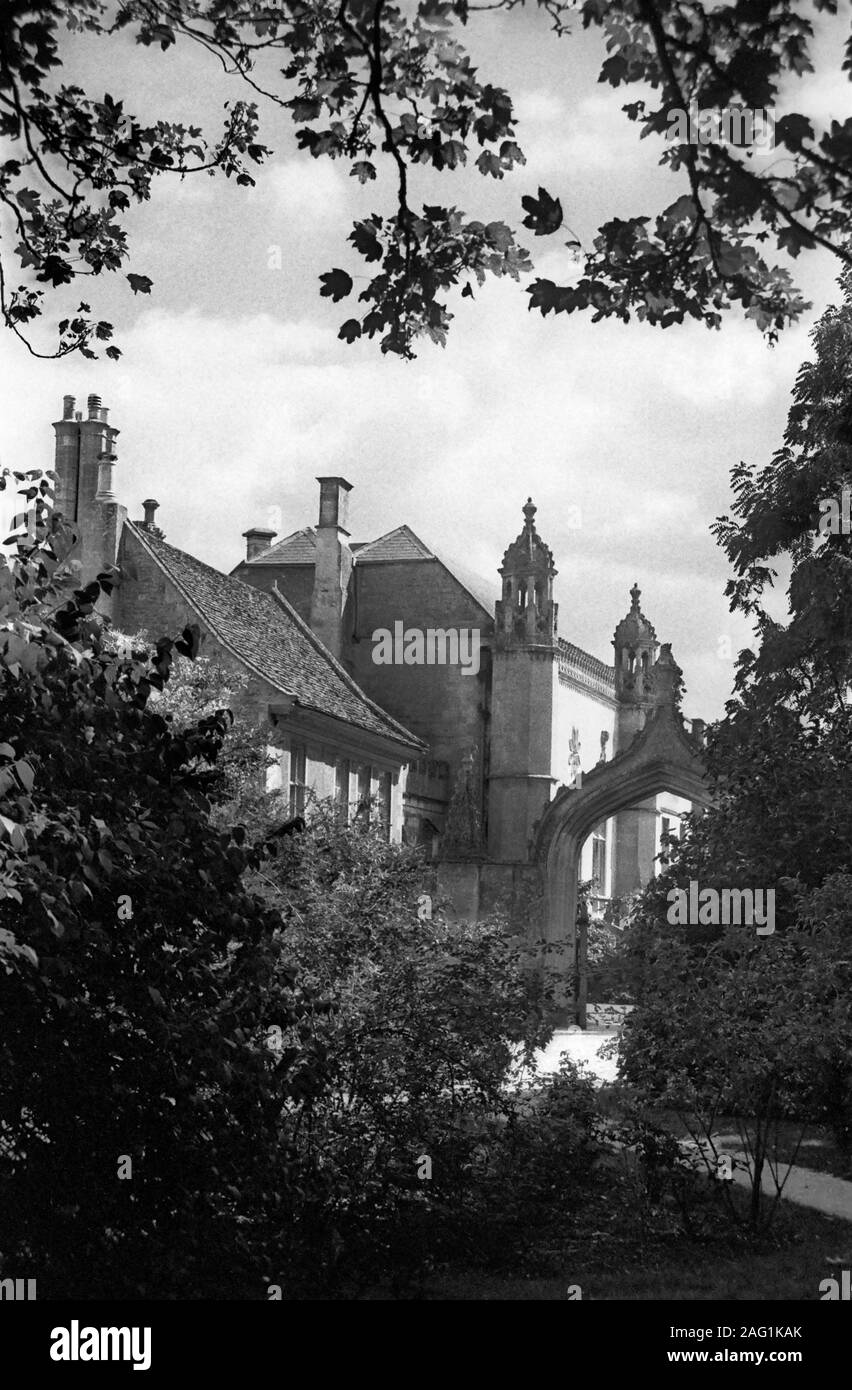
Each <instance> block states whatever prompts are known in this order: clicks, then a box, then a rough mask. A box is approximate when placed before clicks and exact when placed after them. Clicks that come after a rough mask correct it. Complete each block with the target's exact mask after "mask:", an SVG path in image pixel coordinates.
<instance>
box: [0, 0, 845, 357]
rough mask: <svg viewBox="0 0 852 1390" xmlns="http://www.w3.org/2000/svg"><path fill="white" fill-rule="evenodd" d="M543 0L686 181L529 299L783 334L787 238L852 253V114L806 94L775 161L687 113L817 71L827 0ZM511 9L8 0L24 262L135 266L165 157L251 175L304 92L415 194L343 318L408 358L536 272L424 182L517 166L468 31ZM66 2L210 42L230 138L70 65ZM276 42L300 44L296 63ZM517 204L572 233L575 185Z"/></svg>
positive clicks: (76, 321) (70, 324)
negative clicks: (84, 81)
mask: <svg viewBox="0 0 852 1390" xmlns="http://www.w3.org/2000/svg"><path fill="white" fill-rule="evenodd" d="M538 4H539V7H540V8H541V9H543V10H544V11H545V13H546V14H547V15H549V16H550V18H551V20H552V25H553V31H554V39H553V41H554V42H556V41H564V40H565V38H566V36H567V35H568V33H569V30H570V25H571V21H572V19H574V20H575V22H577V23H579V24H580V25H582V27H583V28H584V29H592V30H598V31H600V36H601V38H602V40H603V43H604V44H605V47H606V53H607V56H606V58H605V59H604V61H603V63H602V65H601V68H600V81H602V82H605V83H608V84H609V85H611V86H613V87H615V88H618V89H622V88H634V89H639V91H640V92H641V95H640V96H639V97H638V98H637V99H635V100H632V101H629V102H627V103H626V104H625V106H624V108H623V109H624V111H625V114H626V117H627V118H628V119H629V120H631V121H632V122H634V123H635V124H636V125H637V127H638V128H639V135H640V137H641V138H645V137H652V138H661V137H663V136H664V135H666V133H667V132H668V133H670V134H672V135H673V137H674V138H672V139H669V140H667V141H666V144H665V146H664V148H663V150H662V153H661V157H660V163H661V164H662V165H664V166H665V167H667V168H668V169H670V170H671V171H672V173H673V174H675V175H677V176H678V178H679V184H680V187H679V191H678V194H677V196H676V197H675V198H674V199H673V201H672V202H671V203H670V204H669V205H668V206H667V207H666V208H664V209H663V210H662V211H661V212H659V213H658V214H657V215H652V214H649V213H647V212H645V211H644V210H642V211H640V212H639V213H638V214H636V215H631V216H627V217H616V218H613V219H611V220H610V221H608V222H606V223H604V224H603V225H602V226H601V227H600V228H599V229H598V231H597V234H596V235H595V236H594V237H593V239H592V241H591V244H590V245H588V246H583V245H581V244H580V241H579V240H578V238H577V237H576V235H575V234H574V233H570V237H569V241H568V243H567V244H568V246H569V247H570V248H572V249H573V250H574V251H575V252H576V254H577V256H578V260H579V262H580V269H579V274H578V276H577V277H576V280H575V282H574V283H571V284H565V285H557V284H556V283H554V282H553V281H551V280H547V279H541V278H539V279H536V280H535V281H534V282H533V283H532V285H530V286H529V287H528V288H527V293H528V294H529V296H530V300H529V307H530V308H531V309H536V310H538V311H539V312H540V313H542V314H544V315H547V314H549V313H571V312H574V311H591V313H592V315H593V321H597V320H599V319H602V318H607V317H613V316H614V317H617V318H620V319H624V320H626V319H628V318H629V317H630V316H631V314H634V313H635V314H636V315H637V316H638V317H640V318H643V319H646V320H647V321H648V322H650V323H652V324H657V325H660V326H662V327H667V326H669V325H671V324H674V323H680V322H683V321H684V320H685V319H686V318H687V317H691V318H695V319H698V320H700V321H703V322H704V323H706V324H707V325H708V326H711V327H715V326H718V324H719V323H720V321H721V317H722V315H723V314H724V313H725V312H726V311H727V310H729V309H730V308H731V307H732V306H733V305H739V306H741V307H742V309H743V311H744V312H745V314H746V316H747V317H748V318H749V319H751V320H753V321H754V322H755V323H756V325H757V326H758V327H759V329H760V330H761V331H762V332H764V333H766V334H767V335H768V336H769V337H770V338H773V337H775V336H777V334H778V332H779V331H780V330H781V329H782V328H783V327H784V326H785V325H786V324H787V323H789V322H790V321H792V320H794V319H795V318H796V317H797V316H798V315H799V314H800V313H801V311H802V310H803V308H805V307H807V306H806V305H805V303H804V301H803V299H802V297H801V294H800V293H799V291H798V290H797V288H796V286H795V285H794V283H793V281H792V279H791V276H790V272H789V270H788V268H787V267H786V266H785V265H784V264H782V263H776V262H775V261H773V259H772V257H774V256H776V255H781V256H782V257H787V256H790V257H796V256H798V255H799V254H800V252H801V251H803V250H811V249H814V248H816V247H823V248H828V249H829V250H831V251H832V252H833V253H834V254H835V255H836V256H837V257H838V258H839V259H840V260H841V261H842V262H843V263H845V264H847V265H848V264H850V263H852V257H850V252H849V249H848V247H847V245H846V227H847V224H848V219H849V213H850V206H851V205H852V120H845V119H838V120H833V121H832V122H831V123H830V125H829V128H828V129H827V130H825V131H819V130H817V129H816V128H815V125H814V123H813V121H812V120H811V119H810V118H809V116H808V115H807V114H806V113H802V112H790V113H789V114H787V115H785V116H783V117H782V118H781V119H780V120H779V121H778V123H777V129H776V132H775V135H776V140H777V144H778V145H779V146H780V147H781V149H782V150H783V151H784V158H783V160H781V159H776V160H773V161H772V162H771V163H770V164H768V165H766V166H765V167H764V166H761V165H760V163H759V162H756V161H755V160H754V158H753V151H752V149H751V148H750V147H746V146H743V145H739V144H736V143H731V142H729V141H728V140H726V139H725V138H723V137H722V135H721V134H720V133H718V132H717V133H715V134H714V133H712V132H710V131H709V129H706V128H705V129H702V130H701V131H700V132H699V134H700V139H699V142H698V143H693V141H691V140H690V139H689V138H688V133H687V135H684V134H683V132H677V131H676V130H674V128H673V127H671V120H672V117H673V116H677V114H678V113H684V112H687V111H688V110H690V108H691V105H692V104H693V103H694V104H695V107H696V109H699V110H702V111H711V112H720V111H723V110H728V109H729V108H732V107H733V108H737V109H740V108H742V109H746V110H750V111H753V110H763V109H765V108H770V107H772V106H773V104H774V102H775V100H776V97H777V94H778V92H779V88H780V86H781V84H782V83H784V82H785V81H787V80H788V79H789V78H791V77H797V76H801V75H802V74H803V73H805V72H808V71H810V70H811V69H812V61H811V56H810V47H811V40H812V38H813V32H814V29H813V22H812V19H811V18H810V16H809V14H808V13H807V11H808V10H809V8H810V7H809V6H808V5H807V4H805V3H799V4H797V3H796V2H795V0H761V2H760V3H758V4H755V3H754V0H725V3H721V4H717V5H714V6H712V7H711V6H709V5H707V4H701V3H696V2H695V0H538ZM516 7H517V0H495V3H493V4H492V3H486V4H484V5H477V4H470V3H469V0H419V2H418V4H417V6H416V8H414V9H413V10H412V9H411V8H410V7H409V8H407V7H403V6H400V5H397V4H393V3H390V2H389V0H344V3H342V4H341V3H339V0H316V3H312V4H310V5H308V4H303V3H301V0H285V3H281V4H278V3H273V4H269V5H260V6H256V7H252V8H251V9H250V10H249V11H246V10H245V8H244V7H243V6H241V5H240V4H238V3H237V0H123V3H122V4H121V5H120V7H119V8H118V10H117V11H116V12H115V13H113V12H112V11H111V9H110V8H109V7H108V6H107V5H106V3H105V0H69V3H68V4H67V5H65V6H62V5H60V4H59V3H57V0H31V2H30V3H26V0H11V3H10V4H9V5H7V6H6V9H5V11H4V17H3V22H2V26H0V135H5V136H7V137H10V138H11V140H12V141H14V142H17V143H18V144H19V149H17V150H16V151H15V157H13V158H11V159H9V160H7V161H5V163H3V164H2V165H0V201H2V202H3V203H4V204H5V206H6V208H7V209H8V211H9V214H10V216H11V219H12V222H13V225H14V227H15V229H16V230H15V235H16V236H17V237H19V241H18V243H17V246H16V248H15V254H16V256H17V257H18V260H19V262H20V263H21V264H22V265H23V267H24V268H25V269H27V270H30V271H32V273H33V274H34V276H35V280H36V282H37V283H38V284H40V285H53V286H56V285H64V284H69V283H71V282H73V281H74V280H75V279H76V278H77V276H78V275H80V274H85V275H97V274H100V273H101V272H102V271H104V270H116V269H118V268H119V267H120V266H121V265H122V264H123V262H124V261H125V259H126V257H127V254H128V251H127V244H126V233H125V231H124V229H123V227H122V217H123V215H124V214H125V213H126V212H127V210H128V209H129V207H130V206H131V204H132V202H133V201H141V200H144V199H146V198H148V196H149V195H150V190H151V185H152V181H153V178H154V177H155V176H156V175H163V174H169V173H171V174H177V175H178V176H179V177H184V176H185V175H186V174H187V173H190V172H196V171H200V170H206V171H208V172H216V171H221V172H223V173H224V174H225V175H226V177H234V178H235V179H236V181H237V182H238V183H243V184H250V183H252V182H253V178H252V175H251V173H249V172H248V170H249V167H250V166H252V165H254V164H258V163H260V162H261V161H262V160H263V158H264V157H265V156H266V154H267V153H268V150H267V148H266V147H265V146H264V145H262V144H260V143H259V137H258V113H257V106H256V103H255V100H254V99H255V98H256V97H257V96H262V97H263V98H265V99H267V100H269V101H270V102H271V103H273V104H274V105H277V106H279V107H281V108H284V109H286V110H287V111H288V112H289V114H290V116H291V117H292V119H293V120H294V122H295V123H296V126H297V132H296V133H297V140H298V143H299V146H300V147H301V148H302V149H306V150H308V151H309V152H310V153H311V155H313V156H314V157H316V158H322V157H326V158H331V159H343V160H345V161H347V162H348V165H349V171H350V174H351V175H352V176H353V177H356V178H357V179H359V181H360V182H362V183H368V182H371V181H373V180H376V179H377V178H378V172H379V165H380V162H381V161H380V160H379V159H378V158H377V156H386V158H387V162H388V163H389V165H390V167H391V169H392V170H393V174H394V177H395V180H396V210H395V211H394V212H393V213H392V214H391V215H390V216H381V215H378V214H376V215H374V216H371V217H368V218H365V219H363V220H361V221H359V222H357V223H356V224H355V226H354V228H353V231H352V232H351V234H350V237H349V240H350V242H351V243H352V246H353V248H354V250H355V251H356V252H357V253H358V255H359V256H360V257H362V258H363V260H365V261H366V263H367V265H368V266H372V267H374V269H375V273H374V274H373V278H372V279H371V280H370V281H369V283H368V284H367V286H366V288H365V289H364V290H363V291H362V292H361V294H360V297H359V298H360V301H361V303H362V305H364V306H365V307H364V309H363V310H359V311H358V316H352V317H350V318H348V319H347V320H346V322H345V323H344V324H343V325H342V327H341V329H340V337H341V338H343V339H345V340H346V341H347V342H353V341H355V340H356V339H357V338H359V337H361V336H364V335H366V336H368V337H370V338H373V337H375V336H379V338H380V341H381V346H382V350H383V351H386V352H395V353H400V354H402V355H404V356H410V355H412V345H413V344H414V342H415V341H416V339H417V338H418V337H420V336H423V335H425V336H427V337H429V338H431V339H432V340H433V341H435V342H438V343H443V342H444V341H445V338H446V333H447V329H448V326H449V322H450V319H451V317H452V315H451V313H450V311H449V309H448V307H447V303H446V295H447V294H448V293H449V292H450V291H451V290H453V289H454V288H456V287H459V286H460V287H461V293H462V294H463V295H464V296H467V297H473V287H474V285H475V284H476V285H481V284H482V283H483V282H484V281H485V279H486V278H487V277H488V276H489V275H497V276H505V275H509V276H512V277H513V278H515V279H517V278H519V276H520V275H521V274H522V273H525V272H527V271H529V270H530V269H531V260H530V257H529V253H528V251H527V250H526V249H525V248H524V247H523V246H521V245H520V244H519V242H518V240H517V235H516V230H515V228H514V226H513V225H512V224H513V223H514V221H515V220H516V219H515V218H514V217H512V218H510V220H509V222H504V221H501V220H485V219H483V218H477V217H476V216H474V217H470V216H468V214H467V213H465V212H464V211H462V210H460V209H459V208H457V207H454V206H441V205H437V204H424V205H423V206H421V207H417V206H416V204H415V200H414V197H413V192H412V186H411V185H412V175H413V172H414V170H415V169H416V167H417V166H420V165H423V166H428V168H430V169H431V170H433V171H436V172H441V173H443V172H446V171H450V172H452V171H454V170H457V169H459V168H460V167H461V166H463V165H466V164H467V163H468V161H469V160H472V161H473V162H474V163H475V166H476V169H477V171H478V172H479V173H480V174H481V175H482V176H484V177H485V178H489V179H490V178H494V179H502V178H504V176H505V174H506V173H507V172H509V171H511V170H512V169H514V168H515V167H516V166H517V165H520V164H523V162H524V155H523V151H522V149H521V146H520V144H519V143H518V138H517V131H516V123H515V117H514V110H513V105H512V100H511V97H510V95H509V94H508V93H507V92H505V91H504V90H502V89H501V88H500V87H498V86H496V85H494V84H493V83H491V82H489V81H487V80H486V79H483V78H480V76H479V75H478V73H477V71H476V69H475V68H474V67H473V65H472V63H471V61H470V57H469V55H468V54H467V52H466V51H465V48H464V46H463V43H462V42H461V38H460V30H462V29H463V28H464V26H465V25H467V24H468V22H469V21H470V18H471V16H472V15H473V14H475V13H476V12H477V11H478V10H481V9H485V10H488V9H504V10H507V11H510V10H513V9H514V8H516ZM813 10H814V12H815V13H816V14H819V13H827V14H829V15H834V14H836V12H837V0H813ZM63 19H65V21H66V22H67V24H68V26H69V27H70V28H71V29H72V30H85V31H86V32H87V33H88V34H90V35H92V36H93V37H98V38H104V39H109V37H110V36H111V35H113V34H114V33H116V32H117V31H119V30H127V31H129V32H130V33H132V34H133V35H134V37H135V38H136V40H137V42H139V43H140V44H142V45H144V46H146V47H151V46H156V45H159V46H160V47H161V48H162V49H168V48H169V47H171V46H172V45H173V44H175V43H176V42H178V41H181V42H191V43H194V44H197V45H200V46H201V47H202V48H204V49H205V50H206V51H207V52H208V53H209V54H211V55H212V56H213V57H215V58H217V59H219V60H220V61H221V63H222V65H223V66H224V68H225V71H226V72H227V73H229V74H232V75H235V76H237V77H238V78H239V79H240V80H241V81H242V82H243V83H245V84H247V85H248V88H249V90H250V93H251V97H252V99H251V100H249V101H238V102H236V103H233V104H231V105H229V106H228V108H227V117H226V124H225V131H224V134H223V135H222V137H221V138H220V139H219V140H218V141H216V142H212V143H211V142H209V141H206V140H205V139H204V138H203V136H202V133H201V131H200V129H198V128H195V127H190V128H189V129H186V128H184V127H182V126H180V125H176V124H174V123H172V124H169V123H166V122H162V121H157V122H156V123H154V124H151V125H145V124H143V123H142V122H141V121H139V120H137V119H136V118H135V117H134V116H133V115H132V114H131V113H130V112H128V111H127V110H126V109H125V104H124V102H123V100H122V98H121V96H120V95H119V96H111V95H109V94H105V95H104V97H103V99H102V100H97V99H95V98H92V97H89V96H88V95H87V94H85V93H84V92H82V91H80V90H79V89H77V88H75V87H69V86H61V85H59V86H56V85H54V83H53V81H52V79H54V78H55V75H56V69H57V67H58V66H60V65H61V57H60V52H59V41H58V29H59V26H60V23H61V21H62V20H63ZM275 62H277V63H283V66H282V67H281V68H280V72H279V73H273V72H272V65H273V63H275ZM849 68H850V49H849V47H848V46H847V50H846V55H845V59H844V60H843V69H844V70H846V71H848V70H849ZM282 77H283V79H284V81H283V84H282V82H281V80H280V79H281V78H282ZM649 93H650V95H649ZM474 152H476V153H475V154H474ZM521 203H522V210H523V211H524V212H525V213H526V216H525V217H524V218H523V225H524V227H526V228H527V229H528V230H529V231H530V232H531V233H532V235H533V236H535V237H539V236H549V235H555V234H559V233H561V232H563V229H564V228H565V218H564V214H563V207H562V202H561V200H560V198H559V197H558V196H555V195H554V194H553V193H551V192H549V191H548V190H546V189H542V188H539V189H538V192H537V193H536V194H534V193H532V192H530V193H528V194H526V195H525V196H524V197H522V199H521ZM568 211H569V216H570V215H571V210H570V209H569V210H568ZM6 273H7V274H8V272H6ZM127 278H128V280H129V282H130V286H131V288H132V289H133V291H134V292H141V293H147V292H148V291H149V290H150V288H151V282H150V280H149V278H148V277H146V276H144V275H141V274H138V273H136V272H132V273H130V274H129V275H128V277H127ZM320 279H321V283H322V288H321V291H320V292H321V294H323V295H325V296H327V297H329V298H331V299H332V300H333V301H334V302H335V303H337V302H338V301H340V300H342V299H344V298H346V297H347V296H348V295H349V294H351V293H352V291H353V287H354V286H353V279H352V276H351V275H350V274H349V273H348V272H347V271H346V270H345V269H343V268H341V267H335V268H334V269H332V270H331V271H329V272H327V273H325V274H323V275H322V276H321V277H320ZM43 293H44V291H43V290H42V289H31V288H28V287H27V286H26V285H25V284H24V285H21V286H19V287H18V288H13V287H12V285H11V282H8V281H0V294H2V312H3V314H4V317H5V320H6V323H7V324H8V325H9V326H10V327H11V328H12V329H13V330H14V331H15V332H17V333H18V334H19V335H20V336H22V337H24V340H25V341H27V342H29V338H28V334H27V333H26V330H27V329H28V328H30V327H31V326H32V324H33V321H34V320H35V319H36V318H37V317H38V316H39V314H40V313H41V311H42V297H43ZM111 335H112V328H111V325H110V324H108V323H106V322H105V321H102V320H96V319H95V318H94V317H93V316H92V314H91V310H90V308H89V306H88V305H87V304H85V303H83V304H81V305H80V308H79V310H78V311H77V313H76V314H75V315H74V316H73V317H70V318H68V319H64V320H63V321H62V322H61V324H60V339H59V347H58V352H59V354H62V353H64V352H69V351H73V350H74V349H79V350H80V351H83V352H85V353H87V354H90V355H91V354H92V353H93V349H94V345H95V344H96V343H97V341H98V340H101V341H107V340H109V338H110V337H111ZM107 353H108V354H109V355H111V356H115V355H117V353H118V349H117V348H115V347H114V346H110V347H109V348H107Z"/></svg>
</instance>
